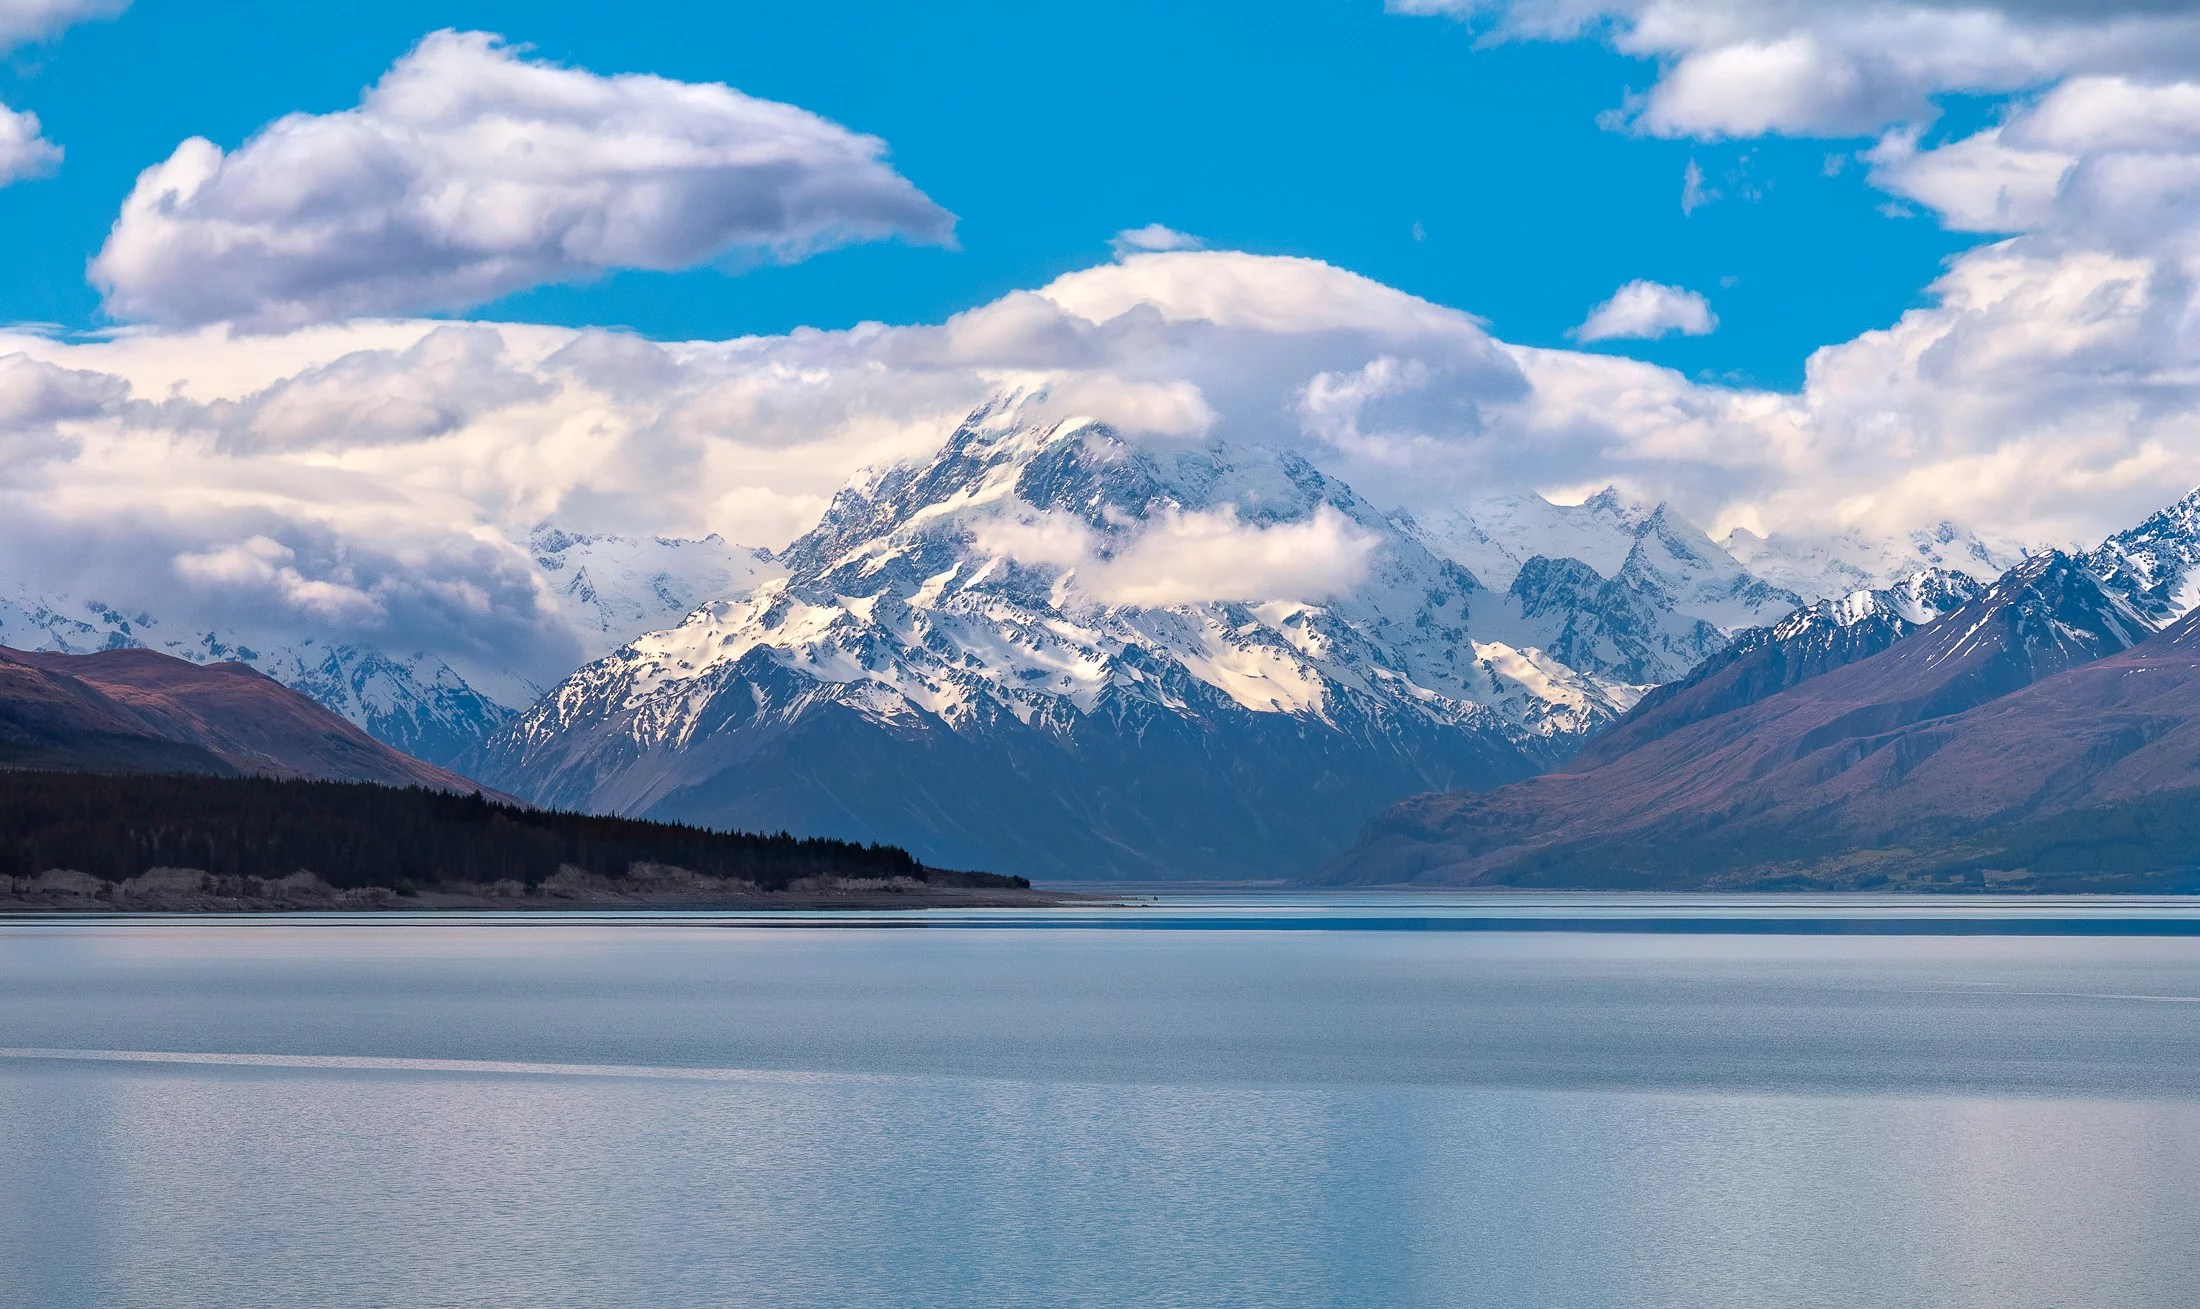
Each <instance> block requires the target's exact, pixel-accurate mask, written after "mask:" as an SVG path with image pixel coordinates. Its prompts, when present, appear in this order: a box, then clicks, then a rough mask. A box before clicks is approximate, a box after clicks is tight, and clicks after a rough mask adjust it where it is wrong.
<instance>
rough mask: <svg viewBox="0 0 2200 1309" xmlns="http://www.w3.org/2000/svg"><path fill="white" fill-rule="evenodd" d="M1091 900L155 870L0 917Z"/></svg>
mask: <svg viewBox="0 0 2200 1309" xmlns="http://www.w3.org/2000/svg"><path fill="white" fill-rule="evenodd" d="M1102 899H1103V897H1098V896H1088V895H1081V894H1077V893H1075V892H1068V893H1064V892H1058V891H1040V890H1034V889H1032V888H1031V887H1029V886H1017V885H1014V884H1012V883H1011V882H1010V881H1009V879H1007V878H996V877H992V876H990V875H987V874H970V873H951V872H937V873H934V874H933V875H932V877H931V878H928V879H923V880H920V879H916V878H902V877H897V878H891V879H882V878H861V877H809V878H802V879H800V880H798V881H796V882H794V883H792V884H790V885H788V886H787V887H785V888H783V889H779V890H768V889H765V888H763V887H760V886H757V885H756V884H755V883H752V882H741V881H734V880H731V879H725V878H715V877H704V876H701V875H698V874H694V873H689V872H687V871H686V870H683V869H674V868H663V867H650V868H649V869H648V872H647V874H646V875H643V874H641V873H639V871H638V872H637V875H632V876H629V877H623V878H617V879H613V878H607V877H602V876H599V875H595V874H589V873H584V872H582V871H580V870H579V869H574V868H567V869H562V870H560V871H559V872H558V873H557V874H555V875H553V876H551V877H548V878H545V879H543V880H542V881H541V882H539V883H537V884H536V885H534V886H531V887H530V886H526V885H524V884H522V883H519V882H514V881H507V882H497V883H493V884H487V885H484V884H480V883H465V882H460V883H449V882H445V883H434V884H431V885H428V886H425V887H422V888H420V889H419V890H417V891H414V892H412V893H410V894H407V893H406V892H405V891H404V890H402V889H399V888H391V887H382V886H367V887H336V886H331V885H330V884H329V883H327V882H325V881H323V880H321V879H320V878H319V877H317V876H315V875H314V874H312V873H308V872H298V873H293V874H291V875H290V876H288V877H283V878H258V877H237V876H223V875H216V874H211V873H207V872H204V871H202V870H199V869H191V868H154V869H149V870H147V871H146V872H144V873H142V874H140V875H138V876H137V877H133V878H130V879H128V880H127V881H122V882H107V881H103V880H101V879H99V878H95V877H92V876H91V875H89V874H86V873H79V872H71V871H68V870H60V869H57V870H53V871H50V872H46V873H41V874H39V875H38V876H36V877H23V878H5V877H0V914H8V915H44V914H60V915H67V914H84V915H107V914H149V915H157V914H271V913H322V912H331V911H337V912H377V911H380V912H398V913H435V912H443V911H453V912H465V911H473V910H494V911H500V912H512V911H521V912H540V913H550V914H555V913H560V912H568V911H575V910H580V911H602V910H607V909H610V910H616V909H653V910H670V911H683V910H688V911H755V910H794V911H815V910H822V909H946V908H956V909H1025V908H1030V909H1047V908H1061V907H1066V906H1071V905H1078V904H1090V903H1096V902H1100V901H1101V900H1102Z"/></svg>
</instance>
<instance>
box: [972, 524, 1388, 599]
mask: <svg viewBox="0 0 2200 1309" xmlns="http://www.w3.org/2000/svg"><path fill="white" fill-rule="evenodd" d="M976 543H977V545H978V547H979V548H980V549H981V550H986V551H989V552H991V553H995V554H1000V555H1005V556H1007V557H1009V558H1011V559H1015V560H1017V561H1018V562H1020V563H1025V564H1032V565H1037V566H1040V567H1045V568H1054V569H1062V570H1065V571H1068V572H1070V573H1072V574H1073V584H1074V585H1075V587H1076V589H1077V591H1078V592H1080V593H1081V594H1083V595H1085V596H1088V597H1090V598H1091V599H1093V600H1096V601H1098V602H1100V603H1102V604H1109V605H1141V606H1150V607H1155V608H1167V607H1170V606H1174V605H1188V604H1204V603H1208V602H1212V601H1240V602H1244V603H1249V604H1253V603H1260V602H1263V601H1269V600H1295V601H1311V602H1320V601H1324V600H1329V599H1333V598H1335V597H1336V596H1339V595H1342V594H1344V593H1346V592H1348V591H1350V590H1351V589H1352V588H1353V587H1355V586H1357V585H1359V584H1360V582H1361V581H1362V580H1364V579H1365V578H1366V576H1367V571H1368V564H1369V560H1370V558H1371V556H1372V555H1373V553H1374V550H1375V547H1376V545H1377V544H1378V543H1379V542H1378V538H1377V537H1376V536H1375V534H1374V533H1372V532H1370V531H1368V530H1367V529H1365V528H1363V527H1361V526H1360V525H1359V524H1357V523H1355V522H1353V521H1352V520H1351V519H1350V518H1348V517H1346V516H1345V515H1344V514H1343V513H1342V512H1341V511H1339V510H1338V509H1337V508H1336V507H1335V506H1332V505H1326V504H1325V505H1320V506H1317V507H1316V508H1315V510H1314V513H1313V515H1312V516H1311V517H1310V518H1307V519H1305V520H1303V521H1300V522H1284V523H1256V522H1248V521H1246V520H1245V519H1244V518H1242V517H1241V516H1240V515H1239V513H1238V511H1237V509H1236V508H1235V507H1234V506H1230V505H1222V506H1218V507H1217V508H1215V509H1211V510H1200V511H1190V512H1186V511H1182V510H1170V511H1168V512H1165V513H1163V514H1161V515H1160V516H1159V517H1157V518H1156V519H1154V520H1153V521H1152V522H1150V523H1144V524H1135V525H1130V524H1126V525H1122V527H1121V530H1119V531H1118V532H1117V533H1112V534H1109V533H1102V532H1098V531H1095V530H1094V529H1093V528H1092V527H1091V526H1090V525H1089V524H1087V523H1086V522H1085V521H1084V520H1082V519H1080V518H1077V517H1076V516H1075V515H1072V514H1066V513H1061V512H1051V513H1044V514H1030V515H1026V516H1021V517H1008V518H1002V519H999V520H996V521H994V522H992V523H989V524H987V525H985V526H984V527H983V528H981V529H980V530H979V532H978V534H977V542H976Z"/></svg>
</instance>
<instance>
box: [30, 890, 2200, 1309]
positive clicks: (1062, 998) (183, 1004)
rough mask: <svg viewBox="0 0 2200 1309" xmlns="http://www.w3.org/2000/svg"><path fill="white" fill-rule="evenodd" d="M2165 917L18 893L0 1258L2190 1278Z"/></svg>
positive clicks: (1005, 1282) (800, 1273) (416, 1292)
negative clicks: (151, 916) (359, 910)
mask: <svg viewBox="0 0 2200 1309" xmlns="http://www.w3.org/2000/svg"><path fill="white" fill-rule="evenodd" d="M2191 913H2192V911H2191V910H2189V909H2183V908H2177V907H2165V906H2163V905H2162V904H2159V903H2140V904H2130V903H2113V904H2106V905H2104V904H2102V903H2101V902H2093V903H2091V904H2084V903H2082V902H2061V903H2041V902H2038V901H2028V902H1994V901H1984V900H1967V901H1961V902H1938V901H1935V902H1919V901H1906V902H1891V901H1861V902H1859V901H1856V900H1853V899H1852V900H1848V901H1843V902H1841V903H1840V905H1839V906H1838V907H1834V906H1833V904H1832V902H1830V901H1800V902H1798V901H1792V900H1786V901H1783V900H1759V901H1738V900H1735V899H1732V898H1725V899H1720V898H1700V899H1682V898H1666V899H1659V900H1617V899H1603V900H1599V899H1591V898H1585V897H1554V898H1552V899H1551V900H1548V901H1536V900H1525V899H1522V898H1520V897H1511V898H1492V897H1463V896H1462V897H1447V898H1431V899H1413V900H1409V899H1400V898H1383V899H1373V898H1354V897H1331V898H1327V899H1321V898H1306V897H1296V898H1275V899H1270V898H1252V899H1243V900H1230V899H1212V898H1210V899H1198V900H1195V899H1182V900H1174V899H1172V900H1168V901H1165V902H1163V903H1162V904H1161V905H1158V906H1153V907H1145V908H1135V909H1119V910H1076V911H1063V912H1048V913H1039V914H1031V915H1027V916H1026V917H1025V918H1022V919H1013V918H1004V917H1001V916H996V915H987V914H981V913H963V914H943V915H932V916H902V917H895V916H892V915H848V916H842V917H839V918H837V919H816V920H811V921H812V922H813V923H817V924H821V925H812V926H806V927H801V928H791V927H785V926H771V925H763V924H762V923H760V922H758V921H756V920H747V921H744V920H728V919H716V918H685V919H683V918H681V917H679V916H672V915H653V916H646V917H633V918H622V919H614V920H586V919H575V918H556V917H549V916H541V917H534V918H516V919H504V920H489V919H443V920H433V921H430V920H422V919H412V920H405V919H400V918H349V919H347V918H342V917H335V916H331V917H326V918H319V919H315V918H285V919H264V920H250V921H236V920H231V921H211V920H174V921H146V920H68V921H60V920H51V919H48V920H43V921H20V920H18V921H13V922H7V923H4V924H0V995H4V996H5V997H6V1001H5V1003H0V1047H5V1049H4V1050H0V1304H4V1305H6V1306H8V1307H9V1309H14V1307H15V1306H24V1307H25V1309H28V1307H30V1306H38V1307H40V1309H46V1307H48V1306H70V1305H122V1306H137V1305H145V1306H151V1305H173V1304H184V1303H189V1304H223V1305H237V1306H244V1305H271V1306H272V1305H295V1304H315V1305H327V1306H368V1305H388V1304H401V1305H408V1306H410V1305H420V1306H432V1305H509V1304H564V1305H632V1304H652V1305H685V1304H712V1305H719V1304H737V1305H751V1304H753V1305H792V1306H809V1305H817V1306H827V1305H847V1304H895V1305H912V1306H929V1305H941V1306H945V1305H964V1304H988V1305H1065V1304H1072V1305H1085V1304H1089V1305H1114V1304H1126V1303H1141V1304H1162V1305H1187V1306H1190V1305H1262V1306H1296V1305H1339V1304H1354V1305H1357V1304H1370V1305H1372V1304H1382V1305H1440V1304H1458V1303H1468V1302H1472V1303H1487V1304H1493V1305H1531V1304H1551V1305H1568V1306H1634V1305H1664V1304H1671V1305H1691V1306H1722V1305H1735V1306H1742V1305H1767V1304H1782V1305H1829V1306H1831V1305H1842V1306H1852V1305H1890V1306H1892V1305H1913V1304H1919V1303H1927V1302H1929V1303H1934V1304H1943V1305H1977V1306H1996V1307H2007V1306H2018V1307H2023V1306H2047V1305H2059V1304H2087V1305H2111V1306H2114V1305H2155V1304H2165V1303H2174V1302H2177V1301H2178V1300H2179V1299H2180V1298H2181V1297H2182V1296H2183V1295H2184V1293H2185V1291H2186V1289H2187V1288H2189V1287H2190V1286H2192V1285H2194V1284H2195V1283H2196V1281H2200V1254H2196V1253H2195V1250H2196V1248H2200V1245H2196V1242H2195V1239H2194V1238H2195V1237H2196V1236H2200V1219H2196V1218H2195V1217H2194V1215H2195V1213H2196V1212H2200V1207H2196V1205H2195V1201H2196V1200H2200V1183H2196V1182H2195V1180H2194V1179H2195V1178H2196V1177H2200V1094H2196V1088H2200V1083H2196V1079H2195V1078H2194V1076H2193V1073H2194V1070H2195V1069H2196V1068H2200V939H2196V938H2195V937H2192V936H2189V935H2175V934H2169V935H2163V934H2160V933H2165V932H2167V933H2175V932H2183V931H2190V930H2192V926H2193V925H2192V923H2191V922H2190V921H2189V916H2190V915H2191ZM1508 917H1510V918H1512V919H1514V920H1516V925H1518V924H1517V920H1519V919H1521V918H1527V919H1529V920H1536V919H1541V920H1543V921H1541V922H1534V921H1531V922H1530V923H1529V924H1528V925H1531V926H1543V927H1550V926H1574V927H1578V926H1590V927H1599V926H1602V927H1613V926H1620V927H1625V928H1628V929H1630V930H1621V931H1611V930H1597V931H1579V930H1563V931H1550V930H1538V931H1506V930H1483V929H1487V928H1489V927H1491V926H1492V925H1493V923H1495V924H1497V925H1502V924H1501V923H1500V922H1498V920H1502V919H1505V918H1508ZM1921 917H1939V918H1942V919H1954V920H1957V921H1959V922H1964V923H1969V924H1971V925H1972V926H1973V927H1974V928H1976V927H1979V926H1981V925H1992V924H1999V925H2000V926H2001V928H2003V929H2013V930H2017V931H2021V932H2025V933H2030V934H2024V935H2006V934H1998V935H1967V936H1950V935H1920V934H1910V935H1880V934H1856V931H1855V930H1854V929H1856V928H1858V927H1860V926H1861V927H1863V928H1865V929H1873V928H1876V929H1878V930H1885V929H1886V928H1887V926H1888V925H1889V923H1890V922H1899V923H1908V924H1910V925H1911V926H1912V928H1913V929H1914V926H1915V921H1916V920H1917V919H1919V918H1921ZM2104 918H2105V919H2106V920H2107V921H2106V922H2105V923H2104V921H2103V919H2104ZM1553 919H1564V920H1566V921H1565V922H1563V923H1558V922H1553V921H1551V920H1553ZM1768 920H1771V921H1768ZM1835 920H1838V921H1839V922H1842V923H1845V924H1846V925H1847V928H1848V929H1849V930H1844V931H1841V932H1838V933H1835V932H1833V931H1831V930H1830V926H1831V924H1832V922H1833V921H1835ZM781 921H784V920H781ZM918 924H923V925H922V926H919V925H918ZM1722 924H1724V926H1725V927H1726V928H1727V929H1736V930H1705V929H1707V928H1710V929H1718V928H1720V927H1721V925H1722ZM2135 924H2136V925H2137V926H2136V927H2135V926H2134V925H2135ZM1467 927H1471V928H1474V929H1475V930H1456V929H1460V928H1467ZM1648 927H1663V928H1665V929H1667V930H1640V929H1644V928H1648ZM1768 927H1770V928H1775V929H1780V928H1786V929H1794V928H1798V927H1800V928H1803V929H1806V931H1807V932H1808V933H1810V934H1803V933H1799V932H1797V931H1795V930H1772V931H1767V930H1764V929H1766V928H1768ZM1447 929H1453V930H1447ZM2103 931H2108V932H2117V933H2121V934H2117V935H2098V934H2093V933H2099V932H2103ZM2133 931H2139V932H2144V933H2156V934H2151V935H2133V934H2131V933H2132V932H2133ZM2040 933H2054V934H2040Z"/></svg>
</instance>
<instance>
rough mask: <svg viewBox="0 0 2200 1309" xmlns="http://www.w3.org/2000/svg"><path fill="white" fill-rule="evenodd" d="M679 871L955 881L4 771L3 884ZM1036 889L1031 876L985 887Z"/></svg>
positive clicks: (297, 792) (781, 884)
mask: <svg viewBox="0 0 2200 1309" xmlns="http://www.w3.org/2000/svg"><path fill="white" fill-rule="evenodd" d="M635 863H656V864H669V865H672V866H674V867H678V868H685V869H688V870H690V871H693V872H696V873H701V874H705V875H707V876H712V877H728V878H739V879H741V880H743V881H748V882H754V883H756V884H757V885H758V886H759V887H762V888H763V889H765V890H783V889H785V888H786V886H787V885H788V884H789V883H790V882H793V881H796V880H798V879H800V878H804V877H820V876H838V877H863V878H892V877H906V878H914V879H916V880H919V881H929V880H933V879H934V878H935V877H941V876H952V877H953V878H954V879H955V880H956V881H957V882H960V883H964V884H967V883H968V880H969V879H971V878H973V877H975V876H976V875H971V874H953V875H943V874H939V873H937V872H936V871H935V870H931V869H927V868H926V867H925V866H924V865H923V864H921V863H919V862H918V861H917V860H916V859H915V858H914V857H913V856H911V855H910V853H909V852H908V851H906V850H903V849H900V848H898V847H895V846H888V845H878V844H870V845H865V844H860V843H857V842H853V841H840V840H833V839H829V838H825V837H797V836H792V835H789V834H788V833H785V832H780V833H777V834H775V835H760V834H756V833H746V832H720V831H713V830H711V829H708V828H701V827H689V826H686V825H683V824H677V823H656V822H647V821H643V820H640V819H633V818H607V817H601V816H597V815H591V814H576V813H566V812H561V811H556V810H544V809H527V808H521V807H519V806H516V805H509V804H500V803H497V802H495V801H491V800H487V799H484V798H483V797H481V796H479V795H453V794H451V793H449V792H445V791H433V790H426V789H422V788H418V787H414V788H407V789H399V788H395V787H387V786H377V785H373V784H371V783H363V782H311V781H284V780H277V779H273V778H260V777H245V778H223V777H204V776H187V775H142V774H139V775H129V774H89V773H49V772H29V771H5V772H0V874H5V875H11V876H17V877H26V876H35V875H37V874H39V873H41V872H44V871H46V870H48V869H54V868H68V869H75V870H77V871H80V872H85V873H90V874H92V875H93V876H95V877H99V878H102V879H104V880H106V881H110V882H119V881H123V880H126V879H128V878H131V877H135V876H137V875H138V874H140V873H142V872H144V871H145V870H146V869H148V868H196V869H202V870H204V871H206V872H209V873H214V874H217V875H223V876H245V877H271V878H272V877H284V876H288V875H289V874H291V873H294V872H297V871H300V870H301V869H303V870H307V871H311V872H313V873H316V874H318V875H319V876H320V877H321V878H322V879H323V880H325V881H327V882H329V883H330V884H332V885H334V886H338V887H369V886H381V887H391V888H396V887H398V886H399V885H400V884H404V883H410V884H412V885H418V886H426V885H431V884H434V883H441V882H466V883H483V884H485V883H491V882H499V881H506V880H511V881H518V882H522V883H525V884H526V885H528V886H529V887H533V886H534V885H535V884H537V883H539V882H540V881H542V879H544V878H546V877H549V876H550V875H551V874H553V873H555V872H556V871H557V870H558V869H559V868H560V867H563V866H567V865H571V866H573V867H577V868H580V869H582V870H584V871H586V872H590V873H594V874H597V875H600V876H604V877H610V878H620V877H624V876H625V875H626V873H627V869H628V867H629V865H632V864H635ZM979 880H980V881H981V882H983V883H990V884H995V885H1003V886H1006V885H1017V884H1022V885H1028V884H1029V883H1028V882H1025V880H1024V879H1022V878H1005V877H1004V878H990V877H985V878H980V879H979Z"/></svg>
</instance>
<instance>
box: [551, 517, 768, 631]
mask: <svg viewBox="0 0 2200 1309" xmlns="http://www.w3.org/2000/svg"><path fill="white" fill-rule="evenodd" d="M527 544H528V548H529V551H530V553H532V554H533V555H534V557H535V566H536V567H537V568H540V569H541V570H542V575H543V576H544V578H546V579H547V580H548V581H549V583H550V586H551V588H552V589H553V590H554V591H555V592H556V593H557V596H558V600H559V605H560V609H561V613H562V615H563V616H564V618H565V622H566V626H567V627H568V628H570V629H571V630H572V631H573V633H574V634H575V635H577V636H578V637H580V639H581V649H582V652H583V655H584V657H585V658H588V659H601V658H602V657H603V656H605V655H607V654H610V653H611V652H612V651H614V650H616V649H618V648H619V647H620V646H622V645H625V644H626V643H627V642H628V641H631V640H633V639H634V638H635V637H637V636H641V635H643V634H644V633H647V632H654V631H657V630H658V629H660V628H664V627H669V626H671V625H672V624H674V623H676V622H678V621H680V620H681V619H682V618H685V617H686V616H687V615H688V614H690V613H692V612H694V611H695V609H696V608H698V607H699V606H701V605H703V604H705V603H706V602H708V601H712V600H722V599H725V598H727V597H729V596H733V595H738V594H741V593H743V592H745V591H747V590H749V589H750V588H751V587H753V586H755V585H756V584H757V583H759V582H762V581H766V580H769V579H771V578H774V577H780V576H784V575H785V573H786V570H785V569H784V568H781V567H780V566H779V565H778V564H776V563H774V562H773V560H772V554H771V551H769V550H749V549H742V548H740V547H738V546H730V545H727V544H726V542H725V541H724V540H723V539H722V538H720V537H718V536H717V535H715V534H714V535H711V536H706V537H703V538H701V539H700V540H690V539H684V538H680V537H665V536H616V535H603V534H597V535H584V534H581V533H576V532H566V531H561V530H560V529H558V528H557V527H555V526H552V525H551V524H548V523H545V524H543V525H541V526H539V527H537V528H536V529H535V530H534V533H533V534H532V535H531V536H530V537H529V538H528V543H527Z"/></svg>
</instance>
